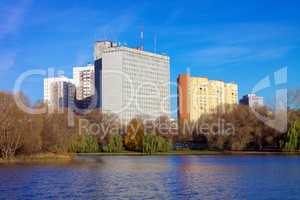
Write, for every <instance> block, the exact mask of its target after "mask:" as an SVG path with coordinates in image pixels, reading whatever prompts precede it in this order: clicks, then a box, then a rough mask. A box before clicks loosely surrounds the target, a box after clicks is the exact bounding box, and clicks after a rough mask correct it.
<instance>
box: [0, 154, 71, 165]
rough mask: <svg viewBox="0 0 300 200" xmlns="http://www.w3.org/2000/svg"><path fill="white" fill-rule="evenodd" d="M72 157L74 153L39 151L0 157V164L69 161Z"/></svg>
mask: <svg viewBox="0 0 300 200" xmlns="http://www.w3.org/2000/svg"><path fill="white" fill-rule="evenodd" d="M74 157H75V156H74V154H56V153H39V154H33V155H19V156H16V157H13V158H10V159H0V164H18V163H51V162H70V161H72V160H73V159H74Z"/></svg>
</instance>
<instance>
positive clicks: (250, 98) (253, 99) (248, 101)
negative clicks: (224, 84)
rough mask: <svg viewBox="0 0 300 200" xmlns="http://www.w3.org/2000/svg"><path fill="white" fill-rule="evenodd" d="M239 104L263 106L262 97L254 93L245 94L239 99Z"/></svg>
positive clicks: (255, 106) (252, 106) (253, 106)
mask: <svg viewBox="0 0 300 200" xmlns="http://www.w3.org/2000/svg"><path fill="white" fill-rule="evenodd" d="M240 104H243V105H247V106H249V107H251V108H258V107H263V106H264V98H263V97H261V96H256V94H247V95H245V96H243V98H242V99H241V100H240Z"/></svg>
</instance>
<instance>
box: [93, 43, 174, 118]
mask: <svg viewBox="0 0 300 200" xmlns="http://www.w3.org/2000/svg"><path fill="white" fill-rule="evenodd" d="M96 46H97V47H98V48H103V46H105V45H96ZM97 47H96V49H95V50H96V51H99V52H101V53H95V54H96V55H100V54H101V57H100V56H98V57H97V59H98V60H96V61H95V63H97V64H96V65H95V67H96V69H95V71H99V72H97V74H99V75H100V77H99V78H97V77H96V84H98V85H96V88H97V87H98V88H99V91H98V93H99V94H100V100H99V105H101V108H102V109H103V110H104V111H110V112H113V113H116V114H118V115H119V116H120V118H121V119H123V120H124V121H125V122H128V121H129V120H131V119H132V118H134V117H136V116H149V117H158V116H159V115H163V114H167V115H169V114H170V99H169V97H170V85H169V83H170V64H169V57H167V56H162V55H158V54H153V53H149V52H145V51H142V50H139V49H133V48H128V47H124V46H115V45H111V46H109V45H108V46H106V47H105V48H104V49H99V50H97ZM97 79H99V80H101V81H97Z"/></svg>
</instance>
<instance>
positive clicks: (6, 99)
mask: <svg viewBox="0 0 300 200" xmlns="http://www.w3.org/2000/svg"><path fill="white" fill-rule="evenodd" d="M0 113H1V115H0V152H1V156H2V157H3V158H4V159H9V158H11V157H13V156H15V154H16V151H17V150H18V149H20V148H21V147H22V145H23V141H24V132H25V131H30V128H31V127H30V126H29V124H30V123H29V122H30V118H29V116H28V115H26V113H24V112H23V111H21V110H20V109H19V108H18V107H17V105H16V104H15V102H14V98H13V95H11V94H8V93H0Z"/></svg>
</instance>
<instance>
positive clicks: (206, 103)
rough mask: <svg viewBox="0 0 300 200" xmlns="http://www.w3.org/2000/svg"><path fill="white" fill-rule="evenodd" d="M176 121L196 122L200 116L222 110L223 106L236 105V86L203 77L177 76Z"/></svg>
mask: <svg viewBox="0 0 300 200" xmlns="http://www.w3.org/2000/svg"><path fill="white" fill-rule="evenodd" d="M177 83H178V89H177V91H178V120H179V122H183V121H184V120H189V121H196V120H198V119H199V118H200V117H201V115H202V114H208V113H214V112H216V111H218V109H221V110H224V105H225V104H237V97H238V86H237V84H234V83H224V81H219V80H208V78H204V77H191V76H190V75H187V74H184V75H179V77H178V79H177Z"/></svg>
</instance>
